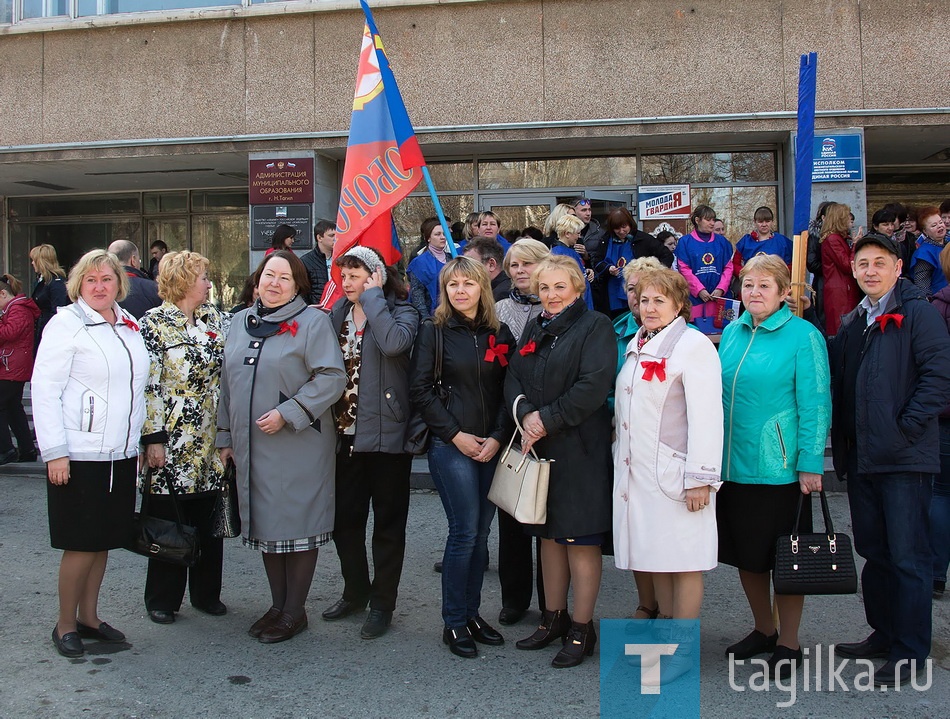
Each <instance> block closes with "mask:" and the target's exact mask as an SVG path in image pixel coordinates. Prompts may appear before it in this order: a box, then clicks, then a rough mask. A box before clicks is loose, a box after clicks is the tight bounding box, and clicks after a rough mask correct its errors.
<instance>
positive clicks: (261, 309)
mask: <svg viewBox="0 0 950 719" xmlns="http://www.w3.org/2000/svg"><path fill="white" fill-rule="evenodd" d="M295 299H297V295H294V296H293V297H291V298H290V302H293V301H294V300H295ZM290 302H285V303H284V304H282V305H280V306H278V307H265V306H264V304H263V303H262V302H261V299H260V297H258V298H257V307H256V308H255V309H256V311H257V316H258V317H261V318H263V317H267V316H268V315H272V314H274V313H275V312H277V311H278V310H282V309H284V307H286V306H287V305H289V304H290Z"/></svg>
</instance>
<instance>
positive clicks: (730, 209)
mask: <svg viewBox="0 0 950 719" xmlns="http://www.w3.org/2000/svg"><path fill="white" fill-rule="evenodd" d="M777 192H778V191H777V189H776V188H775V187H768V186H766V187H694V188H693V190H692V200H693V207H696V206H697V205H709V206H710V207H712V208H713V209H714V210H715V211H716V217H719V218H721V219H722V220H723V222H725V225H726V233H725V234H726V237H728V238H729V239H730V240H732V241H733V242H738V241H739V239H740V238H741V237H742V236H743V235H745V234H746V233H748V232H752V230H754V229H755V225H753V224H752V222H753V220H752V216H753V215H754V214H755V211H756V208H758V207H761V206H763V205H765V206H766V207H770V208H772V211H773V212H774V213H775V224H776V228H777V229H779V230H781V227H782V218H781V217H780V216H779V214H778V212H777Z"/></svg>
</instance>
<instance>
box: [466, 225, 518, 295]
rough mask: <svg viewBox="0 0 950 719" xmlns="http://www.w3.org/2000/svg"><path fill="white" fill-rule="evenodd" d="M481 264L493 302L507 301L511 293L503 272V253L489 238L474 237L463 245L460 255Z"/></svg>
mask: <svg viewBox="0 0 950 719" xmlns="http://www.w3.org/2000/svg"><path fill="white" fill-rule="evenodd" d="M462 254H463V255H465V256H466V257H471V258H472V259H473V260H478V261H479V262H481V263H482V264H483V265H484V266H485V269H486V270H488V276H489V278H491V293H492V297H493V298H494V300H495V302H498V301H499V300H504V299H508V295H509V294H510V293H511V278H510V277H509V276H508V274H507V273H506V272H505V271H504V269H503V265H504V262H505V252H504V250H502V248H501V245H499V244H498V241H497V240H495V239H494V238H491V237H475V238H473V239H472V240H471V241H470V242H468V243H467V244H466V245H465V251H464V252H463V253H462Z"/></svg>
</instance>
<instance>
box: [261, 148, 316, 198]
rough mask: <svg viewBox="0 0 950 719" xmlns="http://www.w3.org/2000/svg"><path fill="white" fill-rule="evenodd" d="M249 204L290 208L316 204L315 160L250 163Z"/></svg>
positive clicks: (282, 159)
mask: <svg viewBox="0 0 950 719" xmlns="http://www.w3.org/2000/svg"><path fill="white" fill-rule="evenodd" d="M248 162H249V163H250V166H249V168H248V173H247V174H248V188H247V189H248V202H250V204H252V205H288V204H290V203H295V204H296V203H304V202H313V158H312V157H299V158H281V159H277V160H249V161H248Z"/></svg>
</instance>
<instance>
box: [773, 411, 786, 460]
mask: <svg viewBox="0 0 950 719" xmlns="http://www.w3.org/2000/svg"><path fill="white" fill-rule="evenodd" d="M775 432H776V434H778V446H779V447H780V448H781V450H782V468H783V469H788V454H787V453H786V451H785V438H784V437H783V436H782V427H781V425H779V423H778V422H776V423H775Z"/></svg>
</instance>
